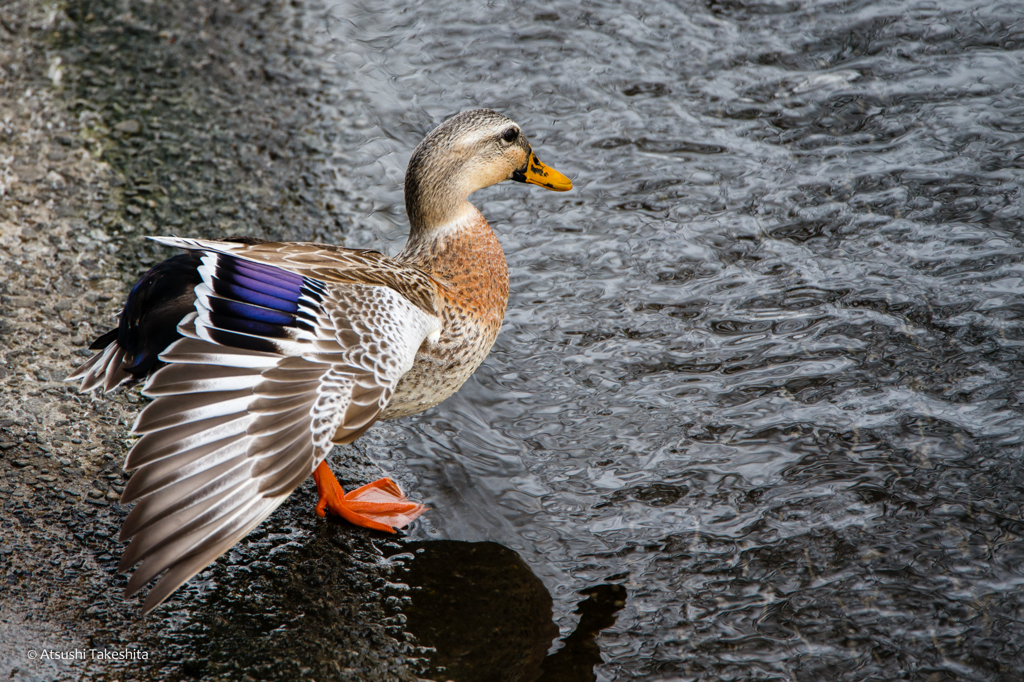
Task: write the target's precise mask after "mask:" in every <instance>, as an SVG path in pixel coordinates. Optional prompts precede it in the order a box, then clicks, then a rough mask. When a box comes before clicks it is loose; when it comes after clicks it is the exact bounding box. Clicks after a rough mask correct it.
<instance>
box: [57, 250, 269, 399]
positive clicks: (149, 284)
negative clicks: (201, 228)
mask: <svg viewBox="0 0 1024 682" xmlns="http://www.w3.org/2000/svg"><path fill="white" fill-rule="evenodd" d="M216 241H224V242H237V243H240V244H258V243H261V242H262V241H263V240H262V239H254V238H252V237H242V236H235V237H226V238H224V239H220V240H216ZM201 259H202V253H201V252H199V251H188V252H186V253H181V254H178V255H177V256H173V257H171V258H168V259H167V260H165V261H162V262H160V263H157V264H156V265H154V266H153V267H152V268H150V269H149V270H148V271H147V272H146V274H144V275H143V276H142V277H140V278H139V281H138V282H136V283H135V286H133V287H132V290H131V292H129V294H128V299H127V300H126V301H125V303H124V310H122V311H121V317H120V320H119V321H118V325H117V329H111V330H110V331H108V332H107V333H106V334H104V335H103V336H101V337H99V338H98V339H96V340H95V341H94V342H93V343H92V345H91V346H89V350H95V351H99V352H97V353H96V354H95V355H93V356H92V357H91V358H89V359H88V360H87V361H86V362H85V364H83V365H82V366H81V367H79V368H78V369H76V370H75V371H74V372H72V373H71V374H70V375H69V376H68V378H67V379H65V381H74V382H79V381H81V382H82V384H81V387H80V390H82V391H83V392H84V391H92V390H94V389H96V388H99V387H100V386H102V387H103V391H104V392H109V391H112V390H114V389H115V388H117V387H118V386H121V385H123V384H133V383H136V382H139V381H142V380H143V379H145V378H146V377H147V376H149V375H150V374H152V373H153V372H154V371H156V370H157V369H159V368H160V367H162V366H163V364H164V363H162V362H160V354H161V353H163V352H164V351H165V350H166V349H167V347H168V346H170V345H171V344H172V343H174V342H175V341H177V340H178V339H180V338H181V333H180V332H178V323H180V322H181V321H182V320H183V319H184V318H185V317H186V316H188V315H189V314H190V313H193V312H195V303H196V294H195V288H196V285H198V284H199V283H200V282H201V281H202V277H200V275H199V265H200V264H201V262H202V260H201Z"/></svg>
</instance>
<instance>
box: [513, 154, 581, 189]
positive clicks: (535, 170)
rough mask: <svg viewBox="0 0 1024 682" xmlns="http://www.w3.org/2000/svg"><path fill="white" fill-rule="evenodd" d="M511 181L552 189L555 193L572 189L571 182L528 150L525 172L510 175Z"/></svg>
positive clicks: (520, 171)
mask: <svg viewBox="0 0 1024 682" xmlns="http://www.w3.org/2000/svg"><path fill="white" fill-rule="evenodd" d="M512 179H513V180H518V181H519V182H528V183H530V184H531V185H540V186H541V187H547V188H548V189H553V190H554V191H556V192H566V191H568V190H570V189H572V180H570V179H569V178H567V177H565V176H564V175H562V174H561V173H559V172H558V171H556V170H555V169H554V168H552V167H550V166H545V165H544V164H543V163H541V161H540V159H538V158H537V155H536V154H534V153H533V150H532V149H531V150H530V158H529V161H527V162H526V169H525V170H517V171H516V172H515V173H513V174H512Z"/></svg>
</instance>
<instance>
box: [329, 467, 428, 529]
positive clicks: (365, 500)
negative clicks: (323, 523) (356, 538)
mask: <svg viewBox="0 0 1024 682" xmlns="http://www.w3.org/2000/svg"><path fill="white" fill-rule="evenodd" d="M313 480H314V481H316V490H317V493H318V494H319V495H320V499H319V501H318V502H317V505H316V513H317V514H318V515H320V516H326V515H327V511H326V510H328V509H329V510H330V511H331V512H332V513H334V514H337V515H338V516H340V517H342V518H343V519H345V520H346V521H348V522H349V523H353V524H355V525H357V526H363V527H364V528H372V529H374V530H382V531H384V532H386V533H394V532H395V529H396V528H404V527H405V526H407V525H409V524H410V523H412V522H413V520H414V519H415V518H416V517H417V516H419V515H420V514H422V513H423V512H425V511H426V510H427V508H426V507H425V506H423V505H422V504H419V503H417V502H410V501H409V499H408V498H406V496H405V495H404V494H403V493H402V491H401V489H400V488H399V487H398V484H396V483H395V482H394V481H392V480H391V479H390V478H381V479H378V480H376V481H374V482H373V483H367V484H366V485H364V486H363V487H361V488H356V489H355V490H353V491H352V492H349V493H346V492H345V491H344V490H343V489H342V487H341V484H340V483H338V479H337V478H335V477H334V472H332V471H331V468H330V467H329V466H327V462H326V461H324V462H320V466H318V467H317V468H316V470H315V471H314V472H313Z"/></svg>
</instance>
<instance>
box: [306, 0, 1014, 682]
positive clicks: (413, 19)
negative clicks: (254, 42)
mask: <svg viewBox="0 0 1024 682" xmlns="http://www.w3.org/2000/svg"><path fill="white" fill-rule="evenodd" d="M304 31H305V34H306V36H307V37H308V39H309V40H311V41H313V42H314V43H315V44H316V45H317V46H318V49H319V50H320V54H321V57H320V60H321V62H322V66H323V67H324V68H325V69H326V71H325V72H326V73H327V74H328V77H329V78H331V79H333V81H332V82H331V83H330V87H331V88H333V90H334V91H335V93H336V94H337V97H338V102H339V104H337V109H336V110H331V111H329V112H328V113H329V114H330V115H331V116H333V117H335V118H336V120H337V122H338V126H339V130H338V136H337V138H336V140H335V149H334V150H333V159H332V163H333V164H334V166H335V167H336V169H337V182H338V185H339V187H340V188H341V190H342V191H343V192H344V193H345V197H346V201H347V202H348V204H347V208H346V210H348V211H350V213H351V215H352V220H353V229H352V231H351V232H350V233H349V234H348V235H346V239H347V242H346V243H347V244H348V245H349V246H357V247H373V248H378V249H381V250H384V251H388V252H390V253H395V252H397V251H398V249H399V247H400V245H401V243H402V241H403V239H404V229H405V218H404V208H403V203H402V195H401V180H402V178H403V176H404V169H405V163H406V161H407V160H408V156H409V153H410V152H411V150H412V149H413V148H414V147H415V145H416V144H417V143H418V142H419V140H420V139H421V137H422V136H423V134H425V133H426V132H427V131H428V130H429V129H430V128H432V127H433V126H434V125H436V124H437V123H439V122H440V121H441V120H443V119H444V118H445V117H446V116H448V115H451V114H453V113H455V112H457V111H459V110H462V109H466V108H471V107H479V106H488V107H492V108H495V109H498V110H500V111H502V112H503V113H506V114H507V115H509V116H511V117H512V118H513V119H515V120H516V121H517V122H519V123H520V124H521V125H522V127H523V129H524V131H525V132H526V134H527V136H528V137H529V138H530V140H531V141H532V142H533V144H534V148H535V149H536V151H537V153H538V155H539V156H540V158H542V159H543V160H544V161H545V162H546V163H549V164H550V165H552V166H553V167H555V168H557V169H558V170H560V171H562V172H563V173H566V174H567V175H569V176H570V177H571V178H572V179H573V181H574V183H575V189H574V190H573V191H572V192H570V193H566V194H555V193H550V192H544V191H542V190H540V189H538V188H533V187H524V186H521V185H512V184H510V183H509V184H505V185H502V186H499V187H495V188H490V189H488V190H484V191H481V192H479V193H477V194H476V195H474V198H473V200H474V202H475V203H476V205H477V206H478V207H479V208H480V209H481V210H482V211H483V213H484V214H485V215H486V216H487V217H488V219H489V220H490V221H491V224H492V225H493V226H494V227H495V228H496V231H497V232H498V234H499V236H500V238H501V241H502V243H503V245H504V248H505V251H506V254H507V257H508V261H509V265H510V269H511V272H512V282H511V290H512V293H511V300H510V303H509V312H508V315H507V318H506V324H505V327H504V329H503V331H502V334H501V336H500V337H499V339H498V342H497V344H496V346H495V348H494V351H493V352H492V354H491V356H490V357H489V359H488V360H487V362H486V363H485V365H484V366H483V367H482V368H481V369H480V370H479V371H478V372H477V374H476V375H475V376H474V377H473V378H472V379H471V380H470V381H469V383H467V384H466V386H465V387H464V388H463V389H462V391H461V392H460V393H459V394H457V395H456V396H455V397H453V398H452V399H450V400H448V401H447V402H446V403H444V404H443V405H442V406H441V407H439V408H437V409H435V410H433V411H432V412H430V413H428V414H427V415H424V416H422V417H420V418H416V419H411V420H407V421H406V422H405V424H404V427H405V428H404V431H403V433H404V441H403V442H402V443H401V444H400V448H398V449H397V451H396V455H395V458H394V460H393V461H391V462H389V463H388V466H390V467H392V468H394V469H398V470H399V474H401V475H402V477H403V481H405V482H407V483H412V486H411V487H412V488H413V489H412V493H413V494H414V495H415V496H418V497H420V498H421V499H424V500H425V501H426V502H427V503H428V504H430V506H431V507H433V509H434V511H433V512H431V513H429V514H428V515H426V516H425V517H424V520H423V522H422V523H421V524H420V525H418V526H417V527H416V528H415V530H414V531H413V537H414V539H416V540H417V541H419V542H424V541H430V540H441V539H445V540H464V541H472V542H481V541H490V542H493V543H497V544H498V545H501V546H502V547H504V548H510V549H512V550H515V552H516V553H518V555H519V556H520V557H522V560H524V561H525V562H526V565H528V566H529V568H530V570H531V571H532V573H533V574H535V575H536V576H537V577H539V578H540V581H541V584H542V585H543V586H544V588H545V589H546V590H547V592H548V593H549V594H550V597H551V600H552V604H553V608H552V612H553V618H554V621H555V623H556V624H557V626H558V628H559V629H560V632H561V635H560V637H561V638H562V640H563V641H562V643H561V644H557V645H556V646H555V647H554V649H558V648H559V647H561V650H562V651H568V650H572V651H576V652H577V653H574V654H573V656H576V659H575V660H576V662H577V664H579V665H578V666H577V668H579V667H580V666H582V668H585V669H586V671H587V672H588V674H589V670H590V669H591V668H590V666H591V665H594V664H596V667H594V668H593V671H594V672H593V674H594V675H596V677H597V679H600V680H611V679H645V680H733V679H735V680H752V679H756V680H857V681H861V680H893V679H908V680H1011V679H1019V677H1018V676H1019V674H1020V673H1019V670H1020V665H1021V663H1022V662H1024V651H1022V649H1024V625H1022V622H1024V620H1022V619H1024V543H1022V532H1024V520H1022V516H1021V511H1022V510H1021V503H1022V500H1024V494H1022V492H1021V491H1022V490H1024V473H1022V469H1024V468H1022V466H1021V460H1022V456H1024V448H1022V438H1024V436H1022V434H1024V407H1022V404H1021V398H1022V393H1021V388H1020V387H1021V386H1022V382H1021V378H1022V373H1024V370H1022V363H1021V359H1022V348H1024V333H1022V322H1021V320H1022V314H1024V305H1022V303H1021V301H1022V298H1021V294H1022V293H1024V265H1022V264H1021V254H1022V250H1024V239H1022V231H1021V228H1020V219H1021V216H1022V215H1024V201H1022V196H1021V188H1022V168H1024V141H1022V140H1024V8H1022V7H1021V6H1020V5H1019V3H1012V2H1006V3H1001V4H1000V3H993V2H981V1H977V2H970V1H961V2H943V3H939V2H926V1H923V0H917V1H911V2H828V1H825V0H807V1H800V0H792V1H786V0H779V1H777V2H774V1H772V0H766V1H764V2H751V3H745V2H739V1H733V0H728V1H725V2H716V1H712V2H707V3H691V2H681V3H672V2H666V1H664V0H649V1H645V2H588V3H584V4H583V5H580V4H579V3H575V2H568V1H565V0H549V1H547V2H543V3H540V2H517V3H498V2H495V3H489V4H487V5H483V4H480V3H459V2H430V3H420V4H418V5H409V4H408V3H405V2H397V1H395V0H390V1H384V2H374V3H369V2H358V1H355V0H351V1H350V0H336V1H332V2H331V3H330V4H329V6H328V7H326V8H322V9H321V10H319V11H312V12H310V13H309V15H308V17H307V24H306V26H305V28H304ZM325 106H326V105H325ZM416 546H418V547H421V548H422V547H426V546H429V542H426V544H421V545H416ZM481 546H484V545H481ZM486 546H488V547H490V546H492V545H486ZM404 556H405V560H406V561H408V562H409V565H410V571H411V572H413V573H415V571H416V568H415V567H416V566H417V559H416V558H415V557H416V556H417V555H416V554H415V553H412V552H410V553H409V554H407V555H404ZM396 560H397V559H396ZM443 565H444V564H442V566H443ZM448 565H449V566H457V565H458V564H457V563H451V564H448ZM435 570H437V569H435ZM417 580H418V581H419V582H418V583H416V584H426V583H425V582H424V581H426V582H429V580H428V579H427V578H416V579H414V580H412V582H416V581H417ZM531 584H533V583H531ZM458 585H459V582H458V580H456V579H455V578H453V579H452V581H451V585H450V586H449V587H448V588H447V589H451V590H458V589H459V587H458ZM623 589H624V590H625V600H624V601H625V604H624V605H622V604H621V603H619V604H618V605H613V606H608V607H607V608H603V610H602V609H598V611H593V610H592V611H591V612H593V613H598V612H600V613H599V614H598V615H596V616H592V617H591V616H587V615H586V614H587V613H591V612H588V611H587V610H586V608H589V607H586V608H585V607H584V606H579V608H578V605H579V603H580V602H581V601H582V600H584V598H585V595H586V594H591V595H593V594H610V593H609V592H608V591H609V590H611V591H621V590H623ZM588 590H589V591H590V592H588ZM595 590H596V592H595ZM602 591H603V592H602ZM615 593H616V594H619V592H615ZM413 601H414V603H415V598H414V600H413ZM599 601H600V600H598V601H587V602H585V604H597V603H598V602H599ZM612 601H614V600H611V599H610V598H608V599H605V602H601V603H607V604H611V603H612ZM620 601H621V600H620ZM595 608H596V607H595ZM421 611H422V609H421ZM588 618H589V619H590V620H587V619H588ZM414 620H415V619H414V618H412V617H411V618H410V623H413V621H414ZM428 620H429V619H428ZM583 621H587V622H586V623H584V622H583ZM531 622H533V621H531ZM539 622H540V623H541V624H540V625H537V626H536V627H537V629H536V630H535V631H534V632H535V633H541V635H540V637H541V639H543V638H544V637H546V638H547V639H546V640H545V641H550V639H551V638H552V637H554V636H555V635H554V633H553V632H548V631H546V630H545V629H544V627H543V624H544V623H546V622H547V621H546V619H545V618H541V619H540V621H539ZM593 623H599V625H596V626H595V625H593ZM410 627H413V625H410ZM578 628H579V630H578ZM588 628H589V629H588ZM427 629H428V630H429V627H427ZM583 630H587V632H588V633H589V634H586V635H578V636H577V637H576V639H572V638H573V636H574V633H575V632H577V631H580V632H582V631H583ZM545 633H546V634H545ZM598 633H599V634H598ZM429 636H430V635H429V634H425V635H423V637H427V638H428V639H429ZM595 636H596V639H593V638H594V637H595ZM591 640H592V641H591ZM439 641H440V640H439ZM574 642H575V643H574ZM580 642H591V644H593V645H596V648H594V647H592V646H591V644H586V643H584V644H580ZM529 646H533V645H529ZM574 646H576V647H577V649H572V647H574ZM438 647H439V654H438V655H439V656H440V657H441V658H443V657H444V656H445V653H444V650H443V649H444V645H443V644H439V645H438ZM588 647H590V648H588ZM534 649H536V647H534ZM534 649H531V650H534ZM543 649H544V647H543V646H540V648H539V650H540V651H541V652H542V653H543ZM579 652H584V653H579ZM477 655H478V656H483V655H485V654H477ZM558 655H559V654H558V652H557V651H555V650H553V651H552V653H551V657H555V656H558ZM587 656H590V657H591V658H589V659H588V658H587ZM471 658H472V657H471ZM531 661H532V662H531V663H530V665H531V666H533V665H535V664H536V663H537V661H535V660H532V659H531ZM580 661H585V664H582V663H579V662H580ZM470 662H472V661H470ZM540 665H541V666H542V668H543V667H544V665H545V664H544V663H540ZM546 665H547V667H546V668H545V669H546V670H547V674H548V675H549V678H550V677H552V676H553V675H554V673H552V672H551V671H552V670H555V669H556V668H557V661H555V662H552V658H548V660H547V663H546ZM527 667H528V666H527ZM526 669H527V668H524V670H526ZM529 670H531V671H533V672H530V673H525V672H524V673H523V675H524V676H525V677H523V678H522V679H528V678H529V675H535V673H536V669H535V667H533V668H529ZM451 674H455V673H451ZM466 674H469V673H466ZM580 674H583V673H580ZM466 679H471V678H468V677H467V678H466ZM583 679H585V677H584V678H583Z"/></svg>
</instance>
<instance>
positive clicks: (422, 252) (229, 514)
mask: <svg viewBox="0 0 1024 682" xmlns="http://www.w3.org/2000/svg"><path fill="white" fill-rule="evenodd" d="M506 179H513V180H518V181H525V182H530V183H533V184H538V185H541V186H545V187H548V188H549V189H556V190H566V189H569V188H571V183H570V182H569V181H568V179H567V178H565V177H564V176H562V175H561V174H559V173H557V172H556V171H553V170H551V169H550V168H548V167H546V166H544V165H543V164H541V163H540V162H539V161H538V160H537V158H536V156H535V155H534V154H533V151H532V148H531V147H530V146H529V144H528V143H527V142H526V139H525V137H523V136H522V134H521V131H520V130H519V128H518V126H517V125H516V124H515V123H513V122H512V121H510V120H509V119H507V118H505V117H503V116H501V115H500V114H497V113H496V112H493V111H490V110H474V111H469V112H463V113H462V114H459V115H458V116H455V117H453V118H451V119H449V120H448V121H446V122H445V123H443V124H442V125H441V126H439V127H438V128H436V129H435V130H434V131H432V132H431V133H430V134H429V135H428V136H427V137H426V138H425V139H424V141H423V142H422V143H421V144H420V145H419V147H417V149H416V151H415V152H414V153H413V156H412V159H411V160H410V163H409V170H408V172H407V175H406V208H407V212H408V214H409V219H410V236H409V240H408V242H407V244H406V246H405V248H403V250H402V251H401V252H400V253H399V254H398V256H396V257H394V258H392V257H388V256H385V255H383V254H380V253H377V252H374V251H362V250H353V249H345V248H342V247H337V246H332V245H327V244H312V243H281V242H263V241H259V240H253V239H244V238H243V239H239V238H231V239H228V240H223V241H216V240H200V239H185V238H167V237H161V238H157V241H160V242H161V243H164V244H166V245H169V246H175V247H178V248H182V249H185V251H186V253H185V254H181V255H179V256H175V257H173V258H171V259H168V260H167V261H164V262H163V263H161V264H159V265H157V266H156V267H154V268H152V269H151V270H150V271H149V272H147V273H146V274H145V275H144V276H143V277H142V279H140V281H139V283H138V284H137V285H136V286H135V287H133V289H132V291H131V293H130V294H129V297H128V300H127V302H126V304H125V309H124V312H123V313H122V315H121V319H120V322H119V326H118V329H117V330H113V331H111V332H108V333H107V334H105V335H104V336H102V337H100V339H99V340H98V341H97V343H96V344H94V345H93V348H94V349H95V350H98V352H97V354H96V355H95V356H93V357H92V358H91V359H90V360H89V361H87V362H86V363H85V364H84V365H82V367H80V368H79V369H78V370H77V371H76V372H74V373H73V374H72V375H71V376H70V377H69V378H68V379H69V380H72V381H78V382H81V387H82V390H92V389H95V388H98V387H101V386H102V387H103V388H104V389H105V390H108V391H109V390H111V389H113V388H115V387H116V386H118V385H121V384H126V383H130V382H133V381H137V380H140V379H142V378H146V379H147V380H146V384H145V387H144V389H143V393H144V394H145V395H147V396H149V397H152V398H154V400H153V402H152V403H150V404H149V405H148V406H147V407H146V408H145V409H144V410H143V411H142V413H141V414H140V415H139V418H138V419H137V421H136V423H135V426H134V429H133V430H134V432H135V433H136V434H138V435H139V436H141V437H140V438H139V440H138V441H137V442H136V443H135V445H134V446H133V447H132V450H131V452H130V453H129V455H128V459H127V461H126V463H125V468H127V469H136V472H135V474H134V475H133V476H132V478H131V480H130V481H129V482H128V485H127V486H126V487H125V491H124V494H123V496H122V502H123V503H129V502H136V504H135V507H134V508H133V509H132V511H131V513H130V514H129V515H128V517H127V519H126V520H125V523H124V525H123V527H122V530H121V539H122V540H127V539H128V538H131V543H130V544H129V546H128V548H127V549H126V550H125V553H124V555H123V557H122V561H121V566H120V570H122V571H127V570H128V569H130V568H131V567H132V566H135V565H136V564H139V565H138V567H137V568H136V569H135V572H134V573H133V575H132V577H131V579H130V580H129V583H128V588H127V591H126V592H127V594H128V595H130V594H133V593H134V592H136V591H137V590H139V589H140V588H141V587H143V586H144V585H145V584H146V583H148V582H149V581H150V580H151V579H153V578H155V577H157V576H161V577H160V579H159V581H158V582H157V583H156V585H155V586H154V587H153V589H152V590H151V591H150V593H149V595H148V597H147V599H146V602H145V604H144V607H143V609H144V611H149V610H151V609H153V608H155V607H156V606H157V605H158V604H160V603H161V602H162V601H163V600H164V599H166V598H167V597H168V596H170V594H172V593H173V592H174V590H176V589H177V588H178V587H179V586H180V585H181V584H182V583H184V582H185V581H187V580H188V579H189V578H190V577H192V576H193V575H195V573H197V572H198V571H200V570H202V569H203V568H204V567H205V566H207V565H208V564H209V563H210V562H212V561H213V560H215V559H216V558H217V557H218V556H220V555H221V554H222V553H224V552H225V551H227V549H229V548H230V547H231V546H232V545H233V544H234V543H235V542H237V541H238V540H239V539H241V538H242V537H244V536H245V535H246V534H247V533H248V532H249V531H250V530H252V529H253V528H254V527H255V526H256V525H258V524H259V523H260V522H261V521H262V520H263V519H264V518H266V517H267V516H268V515H269V514H270V513H271V512H273V510H274V509H276V508H277V506H279V505H280V504H281V503H282V502H283V501H284V500H285V499H286V498H287V496H288V495H289V494H290V493H291V492H292V490H294V489H295V488H296V487H297V486H298V485H299V484H300V483H301V482H302V481H303V480H305V479H306V478H307V477H309V476H310V475H311V474H312V475H313V477H314V480H315V481H316V484H317V489H318V492H319V496H320V500H319V503H318V505H317V513H318V514H320V515H321V516H323V515H324V514H325V513H326V511H331V512H332V513H335V514H337V515H339V516H342V517H343V518H345V519H347V520H349V521H351V522H353V523H355V524H357V525H362V526H365V527H369V528H374V529H377V530H384V531H391V532H394V528H395V527H402V526H404V525H406V524H407V523H410V522H411V521H412V520H413V519H415V518H416V517H417V516H418V515H419V514H421V513H422V512H423V511H424V509H425V508H424V507H423V506H422V505H419V504H416V503H413V502H410V501H409V500H407V499H406V498H405V496H404V495H403V494H402V493H401V491H400V490H399V489H398V487H397V486H396V485H395V484H394V483H393V482H392V481H390V480H389V479H380V480H379V481H375V482H373V483H370V484H367V485H365V486H363V487H361V488H359V489H357V490H355V491H351V492H349V493H345V492H344V491H343V490H342V489H341V486H340V485H339V484H338V483H337V480H336V479H335V478H334V475H333V474H332V473H331V472H330V470H329V468H328V467H327V465H326V462H325V459H326V457H327V455H328V453H329V452H330V450H331V449H332V447H333V446H334V445H336V444H347V443H351V442H353V441H354V440H356V439H357V438H359V437H360V436H361V435H362V434H364V433H365V432H366V431H367V430H368V429H369V428H370V427H371V426H372V425H373V424H374V423H375V422H376V421H377V420H379V419H394V418H398V417H403V416H407V415H411V414H416V413H418V412H422V411H423V410H426V409H429V408H430V407H433V406H435V405H437V404H438V403H440V402H441V401H443V400H444V399H445V398H447V397H449V396H450V395H452V394H453V393H454V392H455V391H457V390H458V388H459V387H460V386H461V385H462V384H463V383H464V382H465V381H466V380H467V379H468V378H469V377H470V376H471V375H472V374H473V372H474V371H475V370H476V368H477V367H479V365H480V364H481V363H482V362H483V360H484V358H485V357H486V356H487V354H488V352H489V351H490V349H491V346H492V345H493V344H494V341H495V339H496V337H497V335H498V331H499V329H500V327H501V324H502V320H503V318H504V313H505V307H506V304H507V301H508V268H507V265H506V262H505V257H504V254H503V252H502V250H501V246H500V244H499V242H498V239H497V237H496V236H495V234H494V232H493V231H492V230H491V228H490V226H489V225H488V223H487V221H486V219H484V216H483V215H482V214H481V213H480V212H479V211H478V210H477V209H476V208H475V207H473V206H472V204H470V203H469V202H468V201H467V197H468V196H469V194H471V193H472V192H473V191H475V190H476V189H479V188H481V187H486V186H488V185H491V184H495V183H496V182H500V181H502V180H506ZM157 358H158V360H157ZM154 370H155V371H154Z"/></svg>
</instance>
